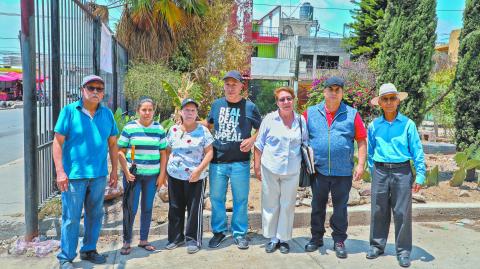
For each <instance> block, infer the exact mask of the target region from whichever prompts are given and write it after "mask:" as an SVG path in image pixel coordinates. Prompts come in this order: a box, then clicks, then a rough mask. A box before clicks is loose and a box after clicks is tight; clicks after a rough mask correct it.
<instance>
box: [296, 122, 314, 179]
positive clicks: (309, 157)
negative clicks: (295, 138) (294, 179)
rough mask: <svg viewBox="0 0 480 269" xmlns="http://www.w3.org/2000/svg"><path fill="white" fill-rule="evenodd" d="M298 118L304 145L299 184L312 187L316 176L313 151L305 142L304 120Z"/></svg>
mask: <svg viewBox="0 0 480 269" xmlns="http://www.w3.org/2000/svg"><path fill="white" fill-rule="evenodd" d="M300 117H301V116H299V117H298V123H299V124H300V139H301V141H302V143H301V144H300V155H301V156H302V161H301V162H300V178H299V182H298V186H299V187H310V185H311V180H312V179H313V178H314V176H315V164H314V161H313V150H312V148H311V147H309V146H308V145H307V144H306V143H305V141H303V131H302V119H301V118H300Z"/></svg>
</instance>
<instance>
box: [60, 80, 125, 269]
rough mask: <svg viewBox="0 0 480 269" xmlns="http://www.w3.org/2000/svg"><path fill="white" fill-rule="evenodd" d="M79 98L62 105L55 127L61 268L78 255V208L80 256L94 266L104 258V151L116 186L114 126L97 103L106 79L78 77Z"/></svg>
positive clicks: (105, 162)
mask: <svg viewBox="0 0 480 269" xmlns="http://www.w3.org/2000/svg"><path fill="white" fill-rule="evenodd" d="M81 91H82V99H80V100H79V101H77V102H74V103H71V104H69V105H67V106H66V107H64V108H63V109H62V111H61V112H60V115H59V117H58V120H57V123H56V125H55V137H54V139H53V145H52V147H53V161H54V162H55V170H56V174H57V186H58V189H59V190H60V191H61V192H62V235H61V239H60V248H61V251H60V253H59V254H58V256H57V258H58V260H59V262H60V268H61V269H70V268H73V265H72V261H73V259H74V258H75V256H77V245H78V235H79V231H80V229H79V228H80V219H81V217H82V208H83V207H85V208H84V209H85V214H84V227H85V229H84V231H85V232H84V237H83V245H82V248H81V249H80V259H82V260H87V261H90V262H92V263H95V264H102V263H105V262H106V259H105V257H104V256H103V255H100V254H98V252H97V249H96V247H97V241H98V237H99V236H100V230H101V228H102V220H103V214H104V211H103V197H104V193H105V185H106V183H107V178H106V177H107V175H108V166H107V152H108V153H109V154H110V160H111V162H112V172H111V173H110V178H109V181H108V182H109V185H110V186H111V187H115V186H116V185H117V177H118V176H117V167H118V148H117V136H116V135H117V133H118V129H117V125H116V123H115V120H114V119H113V114H112V112H111V111H110V109H108V108H107V107H105V106H103V105H102V104H101V103H100V102H101V101H102V99H103V97H104V94H105V83H104V81H103V79H102V78H101V77H99V76H95V75H90V76H86V77H84V78H83V81H82V85H81Z"/></svg>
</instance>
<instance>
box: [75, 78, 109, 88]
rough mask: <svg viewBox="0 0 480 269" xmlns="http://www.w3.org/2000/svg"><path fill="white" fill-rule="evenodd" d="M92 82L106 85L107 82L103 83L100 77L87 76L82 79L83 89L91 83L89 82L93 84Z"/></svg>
mask: <svg viewBox="0 0 480 269" xmlns="http://www.w3.org/2000/svg"><path fill="white" fill-rule="evenodd" d="M92 81H99V82H101V83H103V84H105V81H103V79H102V78H101V77H99V76H96V75H88V76H85V77H83V79H82V85H81V86H82V87H83V86H85V84H87V83H89V82H92Z"/></svg>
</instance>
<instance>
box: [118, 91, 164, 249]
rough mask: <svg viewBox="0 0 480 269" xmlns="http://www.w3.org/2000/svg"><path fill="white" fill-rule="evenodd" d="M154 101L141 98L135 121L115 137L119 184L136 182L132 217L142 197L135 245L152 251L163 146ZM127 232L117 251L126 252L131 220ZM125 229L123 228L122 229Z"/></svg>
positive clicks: (162, 178)
mask: <svg viewBox="0 0 480 269" xmlns="http://www.w3.org/2000/svg"><path fill="white" fill-rule="evenodd" d="M154 107H155V105H154V103H153V101H152V100H151V99H143V100H141V101H140V102H139V104H138V106H137V114H138V115H140V118H139V119H138V120H134V121H131V122H129V123H127V124H126V125H125V127H124V128H123V131H122V134H121V135H120V138H119V139H118V147H119V160H120V165H121V167H122V171H123V174H124V177H123V184H124V187H125V186H126V185H127V181H129V182H133V181H136V183H135V187H134V198H133V209H132V211H133V212H132V213H133V218H135V215H136V213H137V209H138V203H139V200H140V193H141V197H142V201H141V203H142V209H141V216H140V242H139V244H138V246H139V247H141V248H143V249H145V250H147V251H154V250H155V247H153V246H152V245H151V244H150V243H148V240H147V239H148V232H149V230H150V222H151V220H152V208H153V199H154V198H155V193H156V190H157V187H161V186H162V185H164V184H165V181H166V162H167V158H166V156H167V155H166V151H165V149H166V147H167V141H166V138H165V131H164V130H163V128H162V125H160V123H158V122H156V121H154V120H153V116H154V114H155V110H154ZM132 146H135V150H134V160H135V164H136V166H137V172H136V173H135V175H133V174H131V173H130V171H129V167H130V166H131V165H132V160H131V155H132V154H131V150H132ZM125 228H126V229H127V230H129V231H130V232H129V233H125V234H124V238H123V240H124V244H123V247H122V252H121V254H123V255H127V254H129V253H130V251H131V247H130V244H131V242H132V236H131V235H132V229H133V222H132V223H131V225H130V227H125ZM124 230H125V229H124Z"/></svg>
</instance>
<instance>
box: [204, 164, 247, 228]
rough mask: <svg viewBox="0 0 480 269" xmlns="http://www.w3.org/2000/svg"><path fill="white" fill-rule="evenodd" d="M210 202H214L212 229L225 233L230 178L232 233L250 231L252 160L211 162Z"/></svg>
mask: <svg viewBox="0 0 480 269" xmlns="http://www.w3.org/2000/svg"><path fill="white" fill-rule="evenodd" d="M209 176H210V202H211V204H212V223H211V224H212V231H213V232H214V233H224V232H226V231H227V230H228V229H227V212H226V208H225V200H226V195H227V186H228V180H229V179H230V185H231V189H232V195H233V215H232V224H231V228H232V234H233V237H239V236H245V235H246V234H247V231H248V192H249V190H250V162H249V161H246V162H234V163H211V164H210V169H209Z"/></svg>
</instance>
